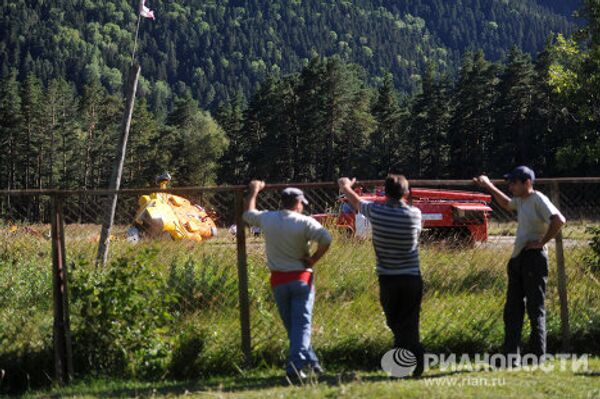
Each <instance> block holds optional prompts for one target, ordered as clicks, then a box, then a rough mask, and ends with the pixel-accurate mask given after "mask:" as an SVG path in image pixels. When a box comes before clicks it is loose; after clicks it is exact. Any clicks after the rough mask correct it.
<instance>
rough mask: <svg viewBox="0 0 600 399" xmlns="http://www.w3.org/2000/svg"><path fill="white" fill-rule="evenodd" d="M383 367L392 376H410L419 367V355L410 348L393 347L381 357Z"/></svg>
mask: <svg viewBox="0 0 600 399" xmlns="http://www.w3.org/2000/svg"><path fill="white" fill-rule="evenodd" d="M381 368H382V369H383V371H385V372H386V373H388V375H390V376H391V377H397V378H403V377H408V376H409V375H411V374H412V373H413V371H415V369H416V368H417V357H416V356H415V354H414V353H412V352H411V351H409V350H408V349H404V348H397V349H392V350H390V351H387V352H386V353H385V354H384V355H383V357H382V358H381Z"/></svg>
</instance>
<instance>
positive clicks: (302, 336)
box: [273, 281, 319, 374]
mask: <svg viewBox="0 0 600 399" xmlns="http://www.w3.org/2000/svg"><path fill="white" fill-rule="evenodd" d="M273 295H274V297H275V302H276V303H277V308H278V309H279V315H280V316H281V320H282V321H283V325H284V326H285V329H286V330H287V333H288V338H289V340H290V356H289V358H288V362H287V366H286V371H287V372H288V373H292V374H295V372H296V370H297V371H300V370H302V369H303V368H304V367H305V366H310V367H314V366H317V365H319V359H317V355H316V354H315V351H314V350H313V348H312V346H311V345H310V334H311V325H312V311H313V304H314V302H315V289H314V286H313V285H312V284H310V285H309V284H306V283H305V282H304V281H291V282H289V283H286V284H281V285H278V286H275V287H273Z"/></svg>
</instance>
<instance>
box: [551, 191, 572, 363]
mask: <svg viewBox="0 0 600 399" xmlns="http://www.w3.org/2000/svg"><path fill="white" fill-rule="evenodd" d="M551 195H552V202H553V203H554V205H555V206H556V207H557V208H559V209H560V188H559V185H558V182H552V186H551ZM554 240H555V244H556V272H557V277H558V299H559V301H560V332H561V341H562V350H563V351H564V352H568V351H569V350H570V349H571V348H570V347H571V343H570V339H571V337H570V335H571V331H570V327H569V306H568V300H567V274H566V272H565V254H564V248H563V236H562V231H561V232H559V233H558V235H557V236H556V238H555V239H554Z"/></svg>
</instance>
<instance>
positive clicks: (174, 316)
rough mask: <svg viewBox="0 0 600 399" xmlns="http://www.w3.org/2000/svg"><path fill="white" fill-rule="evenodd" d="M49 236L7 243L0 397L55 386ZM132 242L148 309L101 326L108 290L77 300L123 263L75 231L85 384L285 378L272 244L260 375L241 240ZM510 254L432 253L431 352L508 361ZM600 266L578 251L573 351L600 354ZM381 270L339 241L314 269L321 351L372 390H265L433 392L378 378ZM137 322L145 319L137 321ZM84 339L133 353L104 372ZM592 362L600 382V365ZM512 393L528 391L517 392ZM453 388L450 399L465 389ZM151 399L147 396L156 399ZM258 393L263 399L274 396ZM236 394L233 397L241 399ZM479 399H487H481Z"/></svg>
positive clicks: (426, 305)
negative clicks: (243, 325)
mask: <svg viewBox="0 0 600 399" xmlns="http://www.w3.org/2000/svg"><path fill="white" fill-rule="evenodd" d="M45 228H46V227H45V226H34V229H35V231H36V233H39V235H38V234H34V233H31V232H28V231H23V229H20V230H18V231H17V232H7V231H2V229H0V234H1V235H2V238H4V237H6V238H10V239H9V240H6V239H2V240H1V242H0V300H2V303H3V304H4V306H3V307H2V308H0V348H1V349H0V369H5V370H6V371H7V375H6V378H5V379H4V380H3V382H2V384H0V392H2V389H6V387H7V384H8V385H10V386H11V387H13V388H15V387H17V388H18V389H24V388H27V387H30V388H33V387H36V386H38V387H39V386H44V385H47V384H48V383H49V381H50V377H49V376H51V375H52V374H53V365H52V351H51V348H52V295H51V273H50V271H51V270H50V262H51V261H50V243H49V240H48V239H47V237H46V236H47V231H46V230H45ZM123 231H124V229H123V228H120V229H117V230H116V233H115V240H114V241H113V244H112V246H111V259H112V260H115V259H118V258H122V259H123V262H122V263H120V265H121V267H125V266H123V265H126V268H128V269H132V271H131V273H132V274H131V276H129V275H127V276H126V277H125V280H127V279H131V281H130V282H129V284H130V285H129V286H126V287H124V288H122V289H121V291H116V293H117V294H118V295H121V296H123V295H124V296H127V295H128V294H127V293H128V292H130V291H136V290H137V291H136V292H135V295H137V297H135V298H134V299H133V300H131V301H129V299H128V298H120V299H119V300H121V301H122V302H120V303H123V304H125V305H124V306H125V307H129V306H130V305H131V306H133V305H135V306H137V308H134V309H133V310H131V309H130V313H126V312H127V311H128V310H127V309H120V310H119V311H121V312H120V313H119V312H117V313H115V314H111V313H99V314H98V316H93V315H92V316H90V315H89V314H88V315H85V314H84V312H83V309H84V308H83V304H84V303H86V300H87V301H89V299H90V298H92V299H94V300H95V299H97V298H99V297H100V296H101V295H102V292H97V291H98V290H100V288H97V289H91V290H89V292H87V291H86V292H87V293H86V294H85V295H87V296H85V295H84V294H82V293H81V292H84V291H83V290H81V289H80V290H79V291H78V290H77V289H78V288H81V287H82V286H84V285H85V284H88V286H90V287H94V282H102V281H106V280H105V276H106V274H107V271H108V270H111V268H114V267H116V266H115V265H114V264H113V265H112V266H109V267H108V268H107V270H94V267H93V263H92V262H91V261H92V259H93V258H94V255H95V250H96V245H97V227H96V226H76V225H72V226H68V228H67V239H66V245H67V255H68V262H69V264H70V285H71V290H72V292H75V293H77V292H80V293H78V294H77V295H73V297H72V298H71V299H72V306H71V321H72V329H73V334H74V354H75V358H76V359H75V360H76V364H75V371H76V374H77V376H78V378H102V377H103V376H108V377H114V378H121V379H123V378H135V379H137V378H138V377H139V376H141V375H142V374H143V373H142V371H144V370H148V369H151V371H152V373H151V376H150V377H148V378H150V379H151V380H154V381H171V380H173V379H182V380H189V379H193V380H194V379H201V381H202V383H201V384H200V388H198V390H203V389H204V388H201V387H202V386H204V385H203V384H208V385H206V386H205V388H206V387H208V388H206V389H212V390H217V391H218V389H219V386H218V381H224V382H223V384H224V388H223V389H225V387H226V386H227V384H230V386H231V387H233V388H235V387H236V386H238V385H243V384H244V382H243V381H246V379H243V378H240V377H239V373H240V370H242V369H243V370H250V371H246V372H249V373H250V376H251V378H258V379H259V380H260V379H266V380H268V381H270V380H271V379H279V376H278V375H279V374H278V372H277V371H273V369H274V368H275V369H277V368H278V367H280V366H282V365H283V362H284V360H285V357H286V351H287V339H286V336H285V333H284V329H283V326H282V325H281V321H280V320H279V317H278V315H277V312H276V308H275V304H274V302H273V301H272V298H271V292H270V287H269V285H268V271H267V269H266V267H265V258H264V249H263V244H262V240H261V239H260V238H259V239H254V238H250V239H249V240H248V268H249V294H250V299H251V326H252V354H253V365H252V367H251V368H249V369H247V368H246V367H243V366H242V364H243V357H242V353H241V350H240V345H239V340H240V328H239V313H238V309H237V303H238V288H237V268H236V260H237V256H236V252H235V243H234V241H233V239H232V238H231V237H229V236H228V235H227V234H226V233H225V234H221V236H220V238H219V239H218V240H214V241H209V242H206V243H203V244H194V243H187V242H172V241H155V242H148V241H147V242H141V243H139V244H137V245H132V244H130V243H128V242H126V241H125V240H124V239H123V237H122V234H123ZM148 249H151V250H152V251H153V254H154V255H153V256H150V257H145V258H143V259H142V260H139V259H138V260H136V259H137V258H136V257H138V256H139V254H140V253H142V252H144V250H148ZM510 253H511V246H510V243H508V244H507V242H505V241H494V239H493V238H492V239H491V241H490V242H489V243H486V244H485V245H481V246H475V247H472V248H453V247H452V246H448V245H445V244H443V243H430V244H426V245H423V246H422V248H421V262H422V271H423V278H424V281H425V294H424V300H423V309H422V318H421V336H422V340H423V343H424V345H425V346H426V349H427V350H428V351H429V352H433V353H471V354H472V353H481V352H493V351H496V350H498V349H499V347H500V345H501V342H502V335H503V325H502V306H503V303H504V295H505V289H506V271H505V270H506V262H507V260H508V258H509V257H510ZM550 255H551V256H550V258H551V271H550V276H549V284H548V292H547V294H548V299H547V310H548V319H547V326H548V344H549V350H550V351H551V352H552V351H556V350H558V349H559V347H560V318H559V301H558V294H557V285H556V280H557V278H556V273H555V272H556V266H555V258H554V253H553V251H551V253H550ZM591 256H592V250H591V248H590V247H589V246H588V245H587V241H586V240H579V241H574V242H573V243H571V245H570V246H569V247H567V248H566V253H565V260H566V269H567V277H568V281H569V284H568V295H569V311H570V325H571V331H572V350H573V351H575V352H578V353H584V352H585V353H588V352H589V353H595V354H599V353H600V289H599V288H600V287H599V285H600V284H599V283H598V280H599V278H600V276H599V275H598V271H597V270H596V269H592V268H590V267H589V265H588V263H587V261H586V259H587V258H589V257H591ZM374 262H375V261H374V254H373V250H372V248H371V243H370V242H369V241H357V240H353V239H345V238H344V237H341V236H336V237H335V241H334V245H333V247H332V249H331V251H330V252H329V253H328V254H327V255H326V257H325V258H324V259H323V261H322V262H320V263H319V264H318V265H317V266H316V277H315V285H316V287H317V299H316V304H315V310H314V323H313V343H314V346H315V349H316V351H317V353H318V355H319V356H320V358H321V359H322V361H323V363H324V365H325V367H326V368H327V369H329V370H353V371H354V372H356V374H355V376H356V378H358V379H359V380H362V382H360V381H359V382H352V381H354V380H353V379H352V378H350V380H348V381H347V382H343V383H342V384H341V385H336V384H337V383H334V382H335V381H337V380H336V378H338V377H337V376H338V374H331V375H329V376H328V378H327V379H326V380H325V383H324V384H319V386H318V387H316V388H313V387H304V388H292V389H289V388H282V387H279V386H276V387H269V386H268V385H267V386H266V387H264V389H261V391H260V392H262V391H264V392H265V395H272V396H278V395H280V394H282V393H281V392H280V390H281V389H284V390H285V391H284V392H285V395H288V394H290V395H297V396H303V395H304V394H311V395H314V396H316V397H320V396H338V395H340V394H341V393H344V392H348V394H349V395H351V396H352V395H354V396H364V395H365V392H367V390H369V391H370V390H373V392H374V393H375V394H376V395H377V394H378V393H381V395H383V396H385V395H388V396H391V394H392V393H393V392H395V391H394V390H395V389H399V390H400V391H399V392H405V393H407V395H409V396H410V392H411V390H412V389H416V387H419V386H423V381H412V380H411V381H402V382H390V381H388V380H387V379H384V378H383V379H382V376H381V375H380V374H378V373H376V372H375V373H374V372H373V371H374V370H378V368H379V360H380V358H381V355H382V354H383V353H384V352H385V351H387V350H388V349H389V347H390V345H391V333H390V332H389V330H388V329H387V328H386V326H385V323H384V317H383V313H382V311H381V307H380V305H379V302H378V288H377V280H376V276H375V273H374ZM138 267H139V268H141V269H144V270H146V271H147V275H146V277H143V276H142V277H143V278H142V277H139V276H137V275H136V274H135V270H134V269H135V268H138ZM103 279H104V280H103ZM90 284H91V285H90ZM97 287H100V285H98V286H97ZM105 287H108V286H105ZM108 288H110V289H112V288H113V287H108ZM108 288H106V289H108ZM138 291H139V292H138ZM117 294H115V295H117ZM132 295H133V294H132ZM160 298H170V300H169V303H168V304H167V305H165V306H167V307H166V308H165V309H166V310H165V313H168V314H167V315H166V316H165V317H164V318H163V316H162V315H155V314H153V311H152V309H146V308H144V304H145V303H146V302H147V304H148V306H151V304H154V303H157V302H156V301H158V300H159V299H160ZM153 301H154V302H153ZM132 304H133V305H132ZM103 306H104V305H103ZM136 312H137V313H136ZM138 313H143V314H142V315H140V316H139V317H140V319H139V320H138ZM94 317H96V318H108V319H111V321H112V319H114V323H113V324H114V325H113V324H110V325H108V327H107V326H106V325H104V327H103V328H108V329H110V328H113V327H114V330H110V331H119V332H123V331H124V332H126V333H127V334H130V335H131V337H130V338H128V339H129V340H128V341H124V342H121V341H119V339H117V338H119V337H115V336H108V337H102V336H95V335H94V333H95V331H89V330H90V327H89V326H90V323H89V322H90V320H89V319H92V321H93V320H94ZM142 317H146V318H148V320H150V324H152V328H150V327H147V326H146V325H145V324H144V323H146V322H147V321H148V320H147V319H144V318H142ZM120 318H122V319H123V320H121V319H120ZM136 320H137V321H136ZM86 323H87V324H86ZM136 323H137V324H136ZM140 326H141V327H140ZM139 328H142V330H139ZM86 329H87V330H86ZM138 330H139V331H138ZM140 331H142V332H140ZM148 331H149V332H148ZM528 331H529V330H528V326H527V322H526V323H525V328H524V331H523V336H524V337H527V336H528ZM146 332H148V334H152V339H151V342H150V343H151V344H152V345H151V346H146V347H140V346H136V345H134V344H132V343H135V342H136V341H135V340H136V338H135V337H136V335H135V334H142V333H143V334H146ZM98 334H100V333H98ZM81 337H86V339H88V340H92V341H91V342H96V341H93V340H98V342H99V343H98V345H97V346H98V348H99V350H104V349H105V347H103V346H102V344H101V343H102V342H104V341H103V340H105V341H107V342H108V343H106V345H108V346H107V347H106V348H108V349H111V348H112V346H113V345H112V343H113V341H114V343H118V344H119V345H122V346H121V347H120V348H121V352H122V358H118V359H117V360H114V359H112V358H110V359H108V360H106V362H107V365H106V367H104V368H102V369H101V370H98V365H97V364H94V363H93V362H92V361H90V356H89V354H88V353H86V350H87V349H89V348H90V346H89V345H88V346H85V345H84V344H83V343H82V342H84V340H83V338H81ZM111 340H112V341H111ZM86 348H87V349H86ZM148 348H150V349H148ZM113 360H114V361H115V362H116V363H118V366H119V367H117V366H115V367H110V361H113ZM148 364H151V367H150V366H148ZM594 364H595V365H596V370H597V368H598V367H597V364H598V363H597V362H596V363H594ZM115 370H118V371H117V372H115ZM261 370H262V371H261ZM261 373H264V376H265V377H264V378H263V377H260V376H262V375H263V374H261ZM111 374H112V375H111ZM114 374H117V375H114ZM236 375H238V377H235V376H236ZM477 375H479V374H477ZM486 375H487V374H486ZM252 376H253V377H252ZM257 376H258V377H257ZM343 376H346V374H343ZM340 378H341V377H340ZM344 378H346V377H343V378H342V380H343V379H344ZM511 378H516V381H527V380H528V376H527V375H522V376H521V377H518V375H516V374H515V375H514V376H512V377H511ZM561 378H562V377H561ZM569 378H570V379H572V381H578V383H582V384H587V383H588V382H589V384H590V385H593V382H594V381H596V384H597V381H598V380H597V378H593V377H589V376H586V377H584V376H575V375H572V376H570V377H565V379H566V380H569ZM539 379H540V386H541V385H543V381H544V379H548V380H550V379H551V378H550V377H549V376H540V377H539ZM566 380H565V381H566ZM211 381H214V383H213V382H211ZM227 381H229V382H227ZM327 381H329V382H327ZM344 381H346V380H344ZM569 381H570V380H569ZM548 383H550V381H548ZM90 384H91V385H90V386H89V387H88V385H85V384H83V385H81V387H82V388H81V389H82V393H85V392H87V391H86V389H88V388H89V389H92V390H93V389H96V388H94V387H95V386H98V387H99V388H98V389H104V390H108V391H110V390H113V389H114V390H116V391H119V392H120V391H123V390H125V391H127V392H131V389H140V390H141V391H144V390H145V389H146V388H144V387H146V386H151V385H145V384H146V383H142V382H139V383H133V382H131V383H128V382H122V383H117V382H114V383H113V382H104V383H103V382H97V383H90ZM98 384H99V385H98ZM211 384H213V385H211ZM215 384H216V385H215ZM554 385H556V384H553V386H554ZM559 385H560V384H559ZM564 385H565V386H564V387H563V386H558V385H557V386H556V388H557V389H559V388H560V389H565V391H564V392H567V393H569V392H574V391H569V389H574V388H572V387H571V386H570V385H571V384H564ZM113 386H114V388H113ZM178 386H180V385H179V383H174V382H173V383H168V382H161V383H159V385H157V387H158V388H157V389H163V388H161V387H164V389H166V390H167V391H169V390H172V391H173V392H179V391H178V390H177V389H178V388H171V387H178ZM86 387H87V388H86ZM135 387H138V388H135ZM233 388H232V389H233ZM538 388H539V387H537V386H533V387H532V388H531V393H532V396H534V397H536V395H534V394H533V393H534V392H533V390H537V389H538ZM73 389H77V388H73ZM148 389H150V388H148ZM298 389H301V390H298ZM403 389H406V391H403ZM423 389H425V391H423V392H428V391H427V390H426V389H438V390H440V391H439V392H442V390H443V388H440V387H432V388H427V387H424V386H423ZM502 389H514V392H515V393H516V392H519V390H518V389H517V388H514V387H513V388H504V387H502V388H501V390H502ZM346 390H347V391H346ZM447 390H448V394H449V395H450V396H449V397H452V396H451V395H452V392H453V390H452V389H447ZM501 390H500V391H501ZM144 392H146V393H148V390H147V389H146V390H145V391H144ZM260 392H256V393H255V395H256V396H258V395H261V396H262V394H261V393H260ZM436 392H437V391H436ZM457 392H458V391H457ZM578 392H579V391H578ZM245 393H246V392H244V396H246V395H245ZM248 394H249V395H251V394H252V391H248ZM457 394H458V393H457ZM231 395H232V396H235V395H236V393H235V392H234V393H232V394H231ZM473 395H474V396H478V395H476V393H474V394H473ZM125 396H127V395H125ZM434 396H437V395H434ZM560 396H562V395H560Z"/></svg>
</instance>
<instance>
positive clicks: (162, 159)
mask: <svg viewBox="0 0 600 399" xmlns="http://www.w3.org/2000/svg"><path fill="white" fill-rule="evenodd" d="M12 3H13V2H11V4H12ZM42 3H43V4H42V5H44V4H47V2H42ZM416 3H419V2H415V4H416ZM2 4H3V7H8V6H9V5H7V3H6V2H4V3H2ZM108 4H112V3H106V4H105V5H108ZM382 4H383V3H382ZM40 7H41V6H40ZM107 7H108V6H107ZM288 11H289V10H288ZM282 12H283V9H282ZM580 13H581V15H582V20H583V25H582V26H583V27H582V28H581V29H578V30H577V32H575V33H573V34H569V35H555V36H553V37H552V38H551V39H548V40H547V41H546V44H545V45H544V46H543V48H542V50H541V51H540V52H539V53H538V54H536V56H535V57H533V58H532V57H531V55H530V54H529V52H528V51H524V50H523V49H522V48H520V47H519V46H513V47H512V48H511V49H509V51H508V54H507V56H506V58H504V59H502V60H500V61H495V60H494V58H493V57H492V56H490V55H488V54H487V53H486V52H485V51H484V50H473V51H466V52H465V54H464V55H463V57H462V58H461V60H460V65H459V67H458V70H457V72H456V73H452V71H450V70H449V69H448V68H447V65H446V64H443V63H442V62H441V61H442V60H441V59H440V58H431V59H427V60H424V68H425V69H424V70H423V72H421V73H420V74H419V76H418V77H413V78H411V79H413V81H414V83H415V85H416V90H415V91H414V93H412V94H407V93H406V92H405V91H402V90H401V89H399V87H401V86H399V85H398V81H399V79H398V77H397V74H396V73H395V72H394V71H393V70H390V71H388V72H385V73H383V72H382V74H381V78H380V79H373V74H372V71H370V70H369V68H368V66H365V65H363V64H362V63H359V62H350V60H349V59H348V58H347V57H345V56H344V55H343V54H334V55H332V56H329V57H321V56H317V55H316V54H315V56H314V57H311V58H310V59H309V61H308V62H307V63H306V65H305V66H304V67H302V68H301V69H300V70H299V72H297V73H289V74H283V73H281V72H279V73H270V74H265V77H264V79H262V80H261V82H260V83H258V84H257V85H256V90H255V91H253V93H252V94H251V95H250V96H247V95H246V94H245V91H244V90H242V88H240V87H238V90H234V91H233V94H231V95H228V96H227V97H226V98H225V99H224V100H223V101H221V104H220V105H219V106H218V107H216V109H215V110H214V111H213V112H212V116H211V114H210V113H209V112H207V111H204V110H203V109H202V108H201V106H200V105H201V102H200V100H199V98H198V97H197V94H198V93H197V92H195V91H194V87H193V85H192V86H188V85H185V84H183V83H182V84H181V85H178V84H175V85H171V84H169V83H167V82H166V81H162V83H161V81H157V82H156V84H154V86H152V85H150V86H152V88H151V89H148V87H149V86H145V85H148V84H149V82H148V81H145V82H142V84H141V87H140V91H141V93H140V96H139V98H138V101H137V103H136V109H135V113H134V120H133V125H132V130H131V134H130V138H131V139H130V143H129V147H128V151H127V158H126V165H125V175H124V182H123V184H124V186H129V187H132V186H145V185H149V184H153V177H154V176H155V175H156V174H158V173H160V172H162V171H163V170H165V169H166V170H169V171H171V172H172V173H173V174H174V175H175V180H176V181H175V183H176V184H178V185H192V184H193V185H204V184H211V183H243V182H245V181H247V180H248V179H249V178H251V177H260V178H264V179H268V180H269V181H315V180H331V179H333V178H334V177H336V176H338V175H339V174H348V175H355V176H358V177H360V178H380V177H382V176H384V174H385V173H387V172H389V171H395V172H402V173H405V174H407V175H408V176H409V178H445V177H452V178H460V177H471V176H472V175H474V174H477V173H481V172H486V173H490V174H496V175H498V174H499V173H501V172H504V171H506V170H507V169H509V168H510V167H512V166H513V165H514V164H516V163H527V164H529V165H531V166H532V167H534V168H535V169H536V170H537V171H538V173H539V174H540V175H542V176H544V175H545V176H558V175H598V173H599V171H600V161H599V159H600V128H599V126H600V99H599V94H598V93H600V2H599V1H598V0H586V1H585V7H584V8H583V9H582V11H581V12H580ZM34 25H35V24H34ZM148 25H150V24H149V23H148V24H147V25H146V26H148ZM30 28H31V29H34V28H33V26H32V27H30ZM36 29H37V28H36ZM71 33H73V34H74V32H71ZM147 45H148V44H146V46H147ZM523 47H526V46H523ZM7 48H8V47H6V46H5V47H3V49H4V51H6V49H7ZM67 48H68V47H64V48H62V50H65V51H66V49H67ZM275 48H276V49H277V48H280V47H279V46H276V47H275ZM44 51H46V50H44ZM52 51H56V52H58V54H60V51H61V49H59V48H54V50H52ZM146 51H147V50H146ZM92 52H93V51H92ZM123 57H125V58H124V62H126V61H127V60H126V56H123ZM25 58H27V57H25ZM55 58H56V59H57V60H59V61H60V60H64V58H61V57H55ZM177 60H178V61H181V62H188V61H189V57H182V58H181V59H179V58H178V59H177ZM71 61H72V62H74V63H76V62H78V60H71ZM143 62H144V61H143V60H142V63H143ZM2 65H3V67H2V68H3V72H2V80H1V82H0V145H1V146H2V149H3V151H2V157H1V159H0V186H1V187H2V188H3V189H24V188H28V189H32V188H65V189H67V188H86V189H93V188H104V187H106V186H107V179H108V177H109V176H110V169H111V164H112V158H113V157H114V154H115V148H114V146H115V143H116V141H117V140H116V138H117V134H118V125H119V123H120V119H121V115H122V107H123V100H122V95H121V93H120V91H119V90H118V85H117V86H113V87H111V86H110V85H107V84H106V83H107V75H105V72H102V71H104V68H105V67H106V65H104V66H100V65H97V66H98V67H99V68H100V69H99V71H100V73H91V72H93V70H94V68H92V67H84V68H83V69H84V71H83V72H82V71H78V72H77V73H80V72H82V73H84V75H85V76H84V77H83V78H82V79H83V81H82V82H79V81H78V78H77V76H78V75H77V73H74V74H73V75H72V76H71V75H70V73H69V72H68V71H67V70H65V72H66V73H67V76H68V77H69V79H65V78H63V77H60V76H59V77H52V74H44V72H43V70H44V68H43V65H48V68H49V69H48V70H53V69H52V68H53V67H51V66H50V64H49V63H47V62H46V61H44V58H43V57H39V58H38V57H36V58H35V61H33V64H31V65H40V68H41V69H39V70H38V69H37V68H38V67H33V68H30V69H27V68H26V66H25V65H26V64H23V65H21V64H18V65H13V64H11V63H9V64H6V65H5V63H4V58H3V64H2ZM88 66H89V65H88ZM142 68H144V66H142ZM96 72H97V71H96ZM117 72H118V71H117ZM115 74H116V73H115ZM118 76H120V75H118ZM242 77H243V76H242V75H237V74H235V73H232V74H227V78H228V79H231V80H232V81H235V80H236V79H237V78H240V79H241V78H242ZM400 80H401V79H400ZM108 81H110V80H108ZM79 84H83V85H82V86H81V88H80V87H79ZM179 86H181V87H179ZM156 87H159V89H158V90H157V89H156ZM177 90H180V91H181V93H180V94H178V95H176V94H175V93H177Z"/></svg>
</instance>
